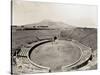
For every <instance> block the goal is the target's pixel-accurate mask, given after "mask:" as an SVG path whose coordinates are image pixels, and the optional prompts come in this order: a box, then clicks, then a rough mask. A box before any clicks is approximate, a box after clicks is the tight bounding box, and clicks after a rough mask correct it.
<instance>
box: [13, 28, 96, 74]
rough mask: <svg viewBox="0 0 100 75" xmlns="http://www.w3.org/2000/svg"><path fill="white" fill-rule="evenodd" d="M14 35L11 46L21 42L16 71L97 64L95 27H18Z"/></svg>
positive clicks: (88, 66) (34, 70) (32, 71)
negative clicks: (32, 29) (20, 28)
mask: <svg viewBox="0 0 100 75" xmlns="http://www.w3.org/2000/svg"><path fill="white" fill-rule="evenodd" d="M30 32H34V36H33V35H32V34H28V33H30ZM14 35H17V36H16V37H15V36H14V37H13V40H15V39H17V40H16V41H15V42H16V43H15V42H13V44H14V46H13V47H17V46H18V45H20V43H19V41H21V43H23V44H24V46H22V47H21V50H20V51H19V52H18V60H19V61H20V62H18V64H19V65H17V67H16V71H17V72H22V73H41V72H62V71H65V72H66V71H72V70H87V69H91V67H94V66H95V65H96V54H95V53H96V52H95V51H96V49H97V40H96V39H97V31H96V29H92V28H75V29H65V30H63V31H60V34H59V33H58V31H57V30H38V31H21V32H20V31H18V32H17V33H16V34H15V33H14ZM18 35H19V36H18ZM21 35H23V36H21ZM58 35H59V36H58ZM30 36H31V37H30ZM36 36H38V37H36ZM54 36H56V37H57V39H56V40H54V39H53V38H54ZM23 38H24V39H23ZM25 38H26V39H25ZM17 42H18V43H17ZM94 52H95V53H94ZM93 55H94V56H93ZM91 64H92V66H91ZM20 66H22V67H21V68H20ZM18 70H19V71H18Z"/></svg>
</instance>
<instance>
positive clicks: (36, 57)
mask: <svg viewBox="0 0 100 75" xmlns="http://www.w3.org/2000/svg"><path fill="white" fill-rule="evenodd" d="M81 55H82V51H81V49H80V48H79V47H78V46H77V45H76V44H75V43H72V42H71V41H65V40H55V41H54V42H48V43H44V44H41V45H39V46H37V47H36V48H35V49H34V50H32V52H31V54H30V59H31V61H32V62H34V63H36V64H38V65H40V66H45V67H49V68H50V69H51V70H52V71H60V70H61V68H62V67H63V66H70V65H72V64H74V63H76V62H77V61H78V60H79V59H80V58H81Z"/></svg>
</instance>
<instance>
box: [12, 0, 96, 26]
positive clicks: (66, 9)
mask: <svg viewBox="0 0 100 75" xmlns="http://www.w3.org/2000/svg"><path fill="white" fill-rule="evenodd" d="M12 17H13V21H12V22H13V25H24V24H31V23H36V22H40V21H42V20H51V21H60V22H64V23H66V24H69V25H74V26H82V27H96V26H97V7H96V6H92V5H90V6H89V5H76V4H74V5H72V4H57V3H40V2H32V1H19V0H13V11H12Z"/></svg>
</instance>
